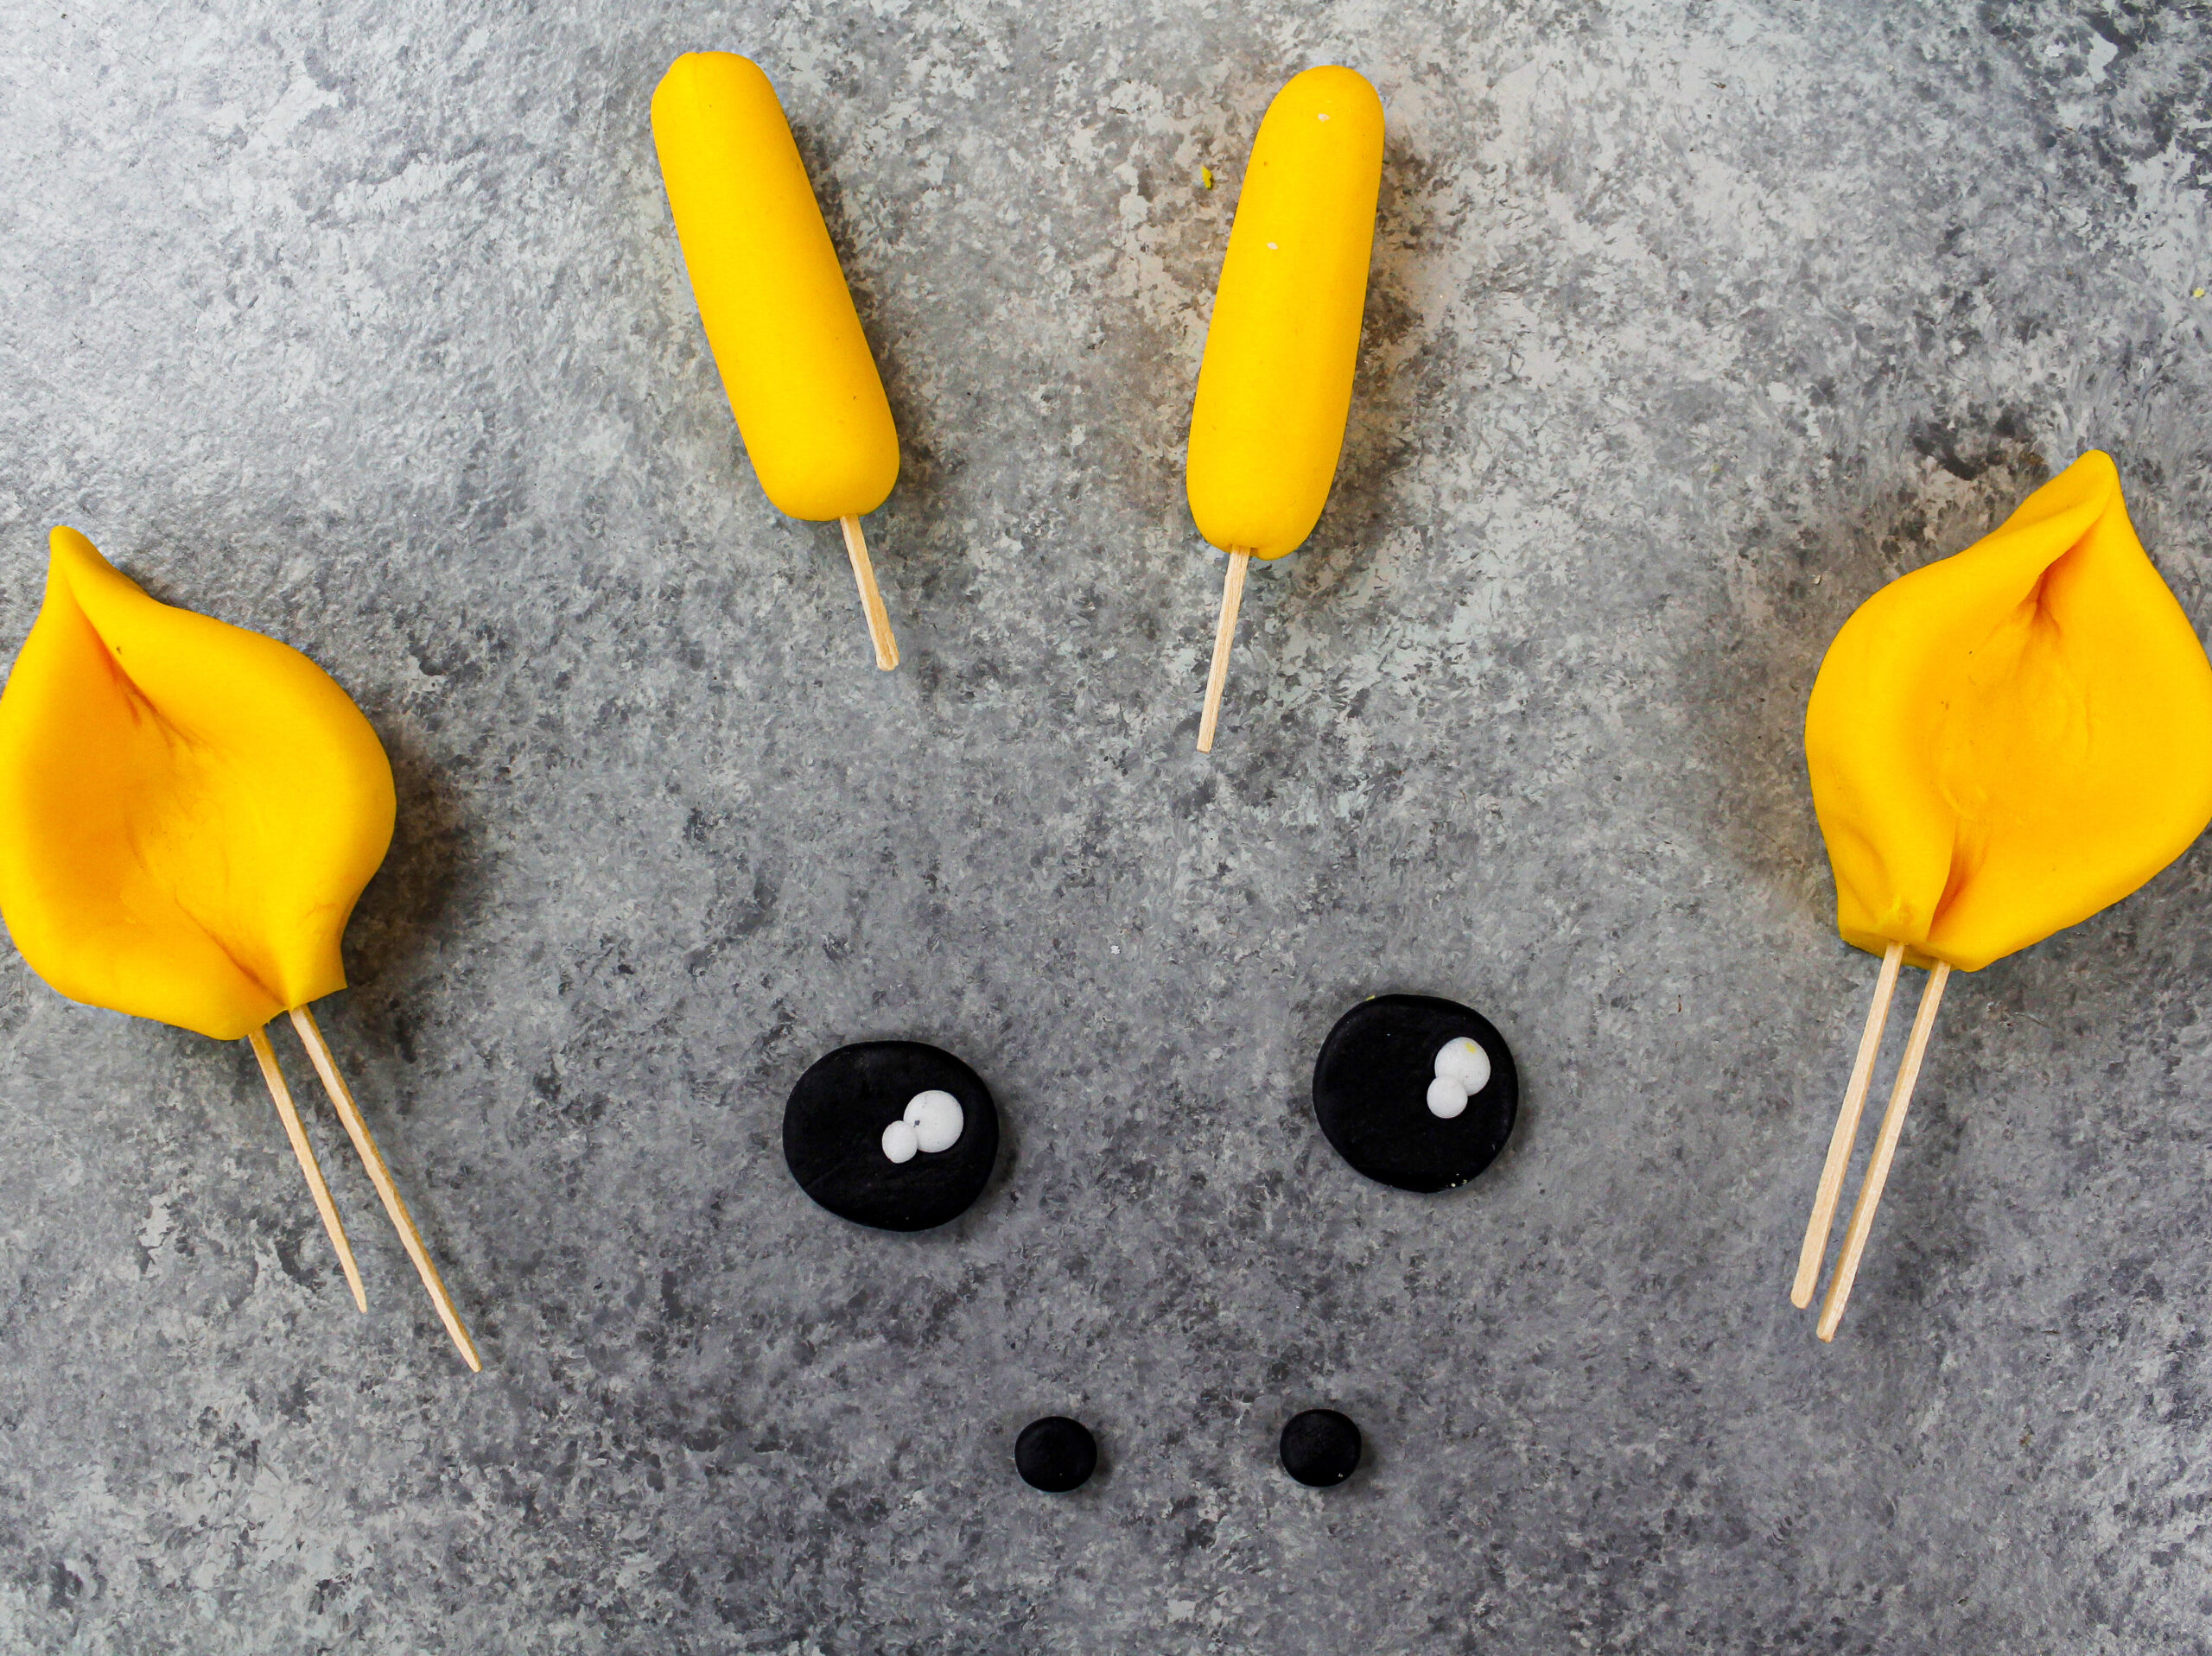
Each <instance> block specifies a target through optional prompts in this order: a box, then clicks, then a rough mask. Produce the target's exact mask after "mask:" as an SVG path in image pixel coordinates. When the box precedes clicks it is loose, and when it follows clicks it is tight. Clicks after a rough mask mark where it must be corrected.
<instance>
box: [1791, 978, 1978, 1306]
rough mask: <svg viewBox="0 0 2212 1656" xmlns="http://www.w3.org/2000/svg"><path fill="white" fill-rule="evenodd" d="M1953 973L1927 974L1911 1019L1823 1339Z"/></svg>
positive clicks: (1839, 1262)
mask: <svg viewBox="0 0 2212 1656" xmlns="http://www.w3.org/2000/svg"><path fill="white" fill-rule="evenodd" d="M1950 976H1951V968H1950V963H1949V962H1948V961H1936V965H1935V968H1934V969H1933V970H1931V971H1930V972H1929V974H1928V987H1926V988H1924V989H1923V990H1922V991H1921V992H1920V1010H1919V1011H1918V1012H1915V1013H1914V1014H1913V1016H1912V1038H1911V1039H1910V1041H1908V1042H1906V1043H1905V1049H1904V1063H1900V1064H1899V1065H1898V1066H1897V1084H1896V1085H1895V1086H1893V1087H1891V1088H1890V1107H1889V1108H1888V1109H1886V1110H1885V1111H1883V1112H1882V1133H1881V1136H1880V1137H1879V1138H1878V1139H1875V1140H1874V1155H1873V1158H1872V1160H1871V1161H1869V1162H1868V1163H1867V1164H1866V1178H1865V1179H1864V1180H1863V1181H1861V1183H1859V1201H1858V1202H1857V1203H1856V1204H1855V1205H1854V1206H1853V1208H1852V1209H1851V1228H1850V1229H1849V1230H1848V1231H1847V1232H1845V1233H1844V1238H1843V1253H1841V1254H1840V1256H1839V1257H1838V1258H1837V1259H1836V1262H1835V1275H1834V1278H1832V1279H1831V1280H1830V1281H1829V1283H1828V1297H1827V1298H1826V1299H1824V1300H1822V1301H1821V1324H1820V1336H1821V1339H1823V1340H1833V1339H1834V1338H1835V1331H1836V1328H1837V1325H1838V1324H1840V1323H1841V1322H1842V1321H1843V1307H1844V1302H1845V1301H1847V1300H1848V1299H1849V1298H1851V1285H1852V1284H1853V1282H1854V1281H1855V1280H1857V1278H1858V1276H1859V1260H1860V1259H1863V1258H1864V1257H1865V1256H1866V1238H1867V1235H1868V1234H1869V1233H1870V1232H1872V1230H1873V1228H1874V1209H1875V1207H1876V1206H1877V1205H1878V1203H1879V1202H1881V1200H1882V1186H1883V1185H1884V1184H1885V1183H1888V1182H1889V1177H1890V1162H1891V1158H1893V1157H1895V1156H1896V1154H1897V1139H1898V1137H1899V1136H1900V1135H1901V1134H1903V1133H1904V1113H1905V1111H1906V1110H1907V1109H1909V1108H1910V1107H1911V1105H1912V1089H1913V1087H1914V1086H1915V1085H1916V1083H1917V1082H1919V1080H1920V1064H1921V1061H1922V1060H1923V1058H1925V1057H1926V1056H1928V1037H1929V1036H1930V1035H1932V1034H1934V1033H1935V1032H1936V1007H1938V1006H1942V1004H1943V986H1944V984H1945V983H1947V982H1948V981H1949V980H1950Z"/></svg>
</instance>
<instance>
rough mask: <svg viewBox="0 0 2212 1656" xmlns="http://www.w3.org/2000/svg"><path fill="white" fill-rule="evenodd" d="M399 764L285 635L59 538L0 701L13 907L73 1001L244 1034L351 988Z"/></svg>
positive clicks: (21, 937) (222, 1036)
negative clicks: (350, 955)
mask: <svg viewBox="0 0 2212 1656" xmlns="http://www.w3.org/2000/svg"><path fill="white" fill-rule="evenodd" d="M392 808H393V801H392V786H391V765H390V764H389V762H387V760H386V759H385V752H384V749H383V747H382V746H380V745H379V744H378V741H377V737H376V733H375V732H374V731H373V730H372V729H371V728H370V727H369V721H368V720H366V719H365V718H363V717H362V716H361V712H360V709H359V708H358V707H355V706H354V705H353V702H352V701H351V700H350V699H348V698H347V696H346V692H345V691H343V690H341V689H340V688H338V685H337V684H336V682H334V681H333V679H332V678H331V676H329V675H328V674H327V673H326V672H324V671H323V670H322V669H321V668H320V667H317V666H316V665H315V663H313V662H311V661H309V660H308V658H307V657H305V656H302V654H300V652H299V651H298V650H294V649H292V648H291V647H289V645H286V644H278V643H277V641H276V640H275V639H274V638H264V637H262V636H261V635H260V634H259V633H257V632H248V631H245V629H244V628H242V627H234V626H230V625H226V624H225V623H223V622H221V621H216V620H211V619H208V618H207V617H206V616H204V615H194V614H193V613H191V612H189V611H187V610H181V609H175V608H172V607H171V606H168V605H167V604H162V603H157V602H156V601H155V600H153V599H151V598H149V597H148V596H147V595H146V594H145V593H143V592H142V591H141V590H140V589H139V588H138V587H137V585H136V584H134V583H133V582H132V581H130V580H129V579H128V578H126V577H125V576H124V575H123V574H119V573H118V572H117V571H116V570H115V569H114V568H112V567H111V565H110V564H109V563H108V562H107V561H106V560H105V559H104V558H103V557H101V556H100V555H99V553H98V552H97V551H95V550H94V549H93V548H92V542H90V541H87V540H86V538H85V537H84V536H82V535H79V533H77V531H76V530H73V529H57V530H54V535H53V556H52V560H51V562H50V563H49V564H48V571H47V581H46V602H45V604H44V606H42V607H41V609H40V611H39V613H38V619H37V620H36V622H35V624H34V625H32V627H31V631H30V636H29V638H26V639H25V640H24V642H23V648H22V654H20V655H19V656H17V657H16V665H15V668H14V670H13V671H12V672H11V673H10V675H9V677H8V686H7V689H6V691H5V693H4V694H0V915H4V917H5V918H6V920H7V923H8V930H9V931H10V934H11V935H12V936H14V938H15V941H16V948H18V949H21V950H22V954H23V958H24V959H25V960H27V961H29V962H30V964H31V966H32V968H33V969H34V970H35V971H36V972H37V973H38V974H39V975H40V976H41V977H42V978H44V979H45V980H47V981H48V983H50V984H52V985H53V986H54V988H56V989H58V990H59V991H60V993H63V994H65V995H67V996H68V997H69V998H70V999H73V1000H82V1001H88V1002H90V1003H91V1004H92V1005H93V1006H109V1007H112V1008H113V1009H115V1010H116V1011H118V1012H131V1013H135V1014H136V1015H137V1016H139V1017H141V1018H159V1019H160V1020H161V1021H162V1022H163V1023H166V1024H176V1025H181V1026H183V1027H184V1028H186V1029H190V1030H197V1031H200V1033H201V1034H203V1035H211V1036H213V1037H216V1038H217V1039H219V1040H233V1039H236V1038H237V1037H240V1036H243V1035H245V1033H246V1032H247V1031H251V1030H254V1029H257V1028H259V1027H260V1026H261V1025H263V1024H265V1023H267V1022H268V1021H269V1019H270V1018H273V1017H275V1016H276V1015H277V1013H279V1012H284V1011H286V1010H287V1009H289V1008H290V1007H293V1006H304V1005H306V1004H307V1003H308V1001H311V1000H314V999H318V998H319V997H321V996H323V995H327V994H328V993H331V992H332V991H334V990H336V989H342V988H344V987H346V974H345V969H344V968H343V967H342V966H341V965H340V963H339V958H338V939H339V935H340V933H341V932H342V931H344V930H345V929H346V917H348V916H349V915H351V914H352V913H353V904H354V901H355V899H356V898H359V896H360V892H361V887H362V886H363V885H365V884H366V883H367V881H368V879H369V876H370V875H371V874H372V873H374V872H376V869H377V865H378V864H379V863H380V862H382V861H383V860H384V854H385V848H386V847H388V846H389V845H390V844H391V826H392Z"/></svg>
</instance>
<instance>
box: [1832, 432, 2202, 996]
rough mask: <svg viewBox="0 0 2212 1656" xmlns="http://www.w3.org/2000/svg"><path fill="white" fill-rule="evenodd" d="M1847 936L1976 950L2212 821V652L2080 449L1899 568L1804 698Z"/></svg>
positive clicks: (2010, 941) (2073, 917)
mask: <svg viewBox="0 0 2212 1656" xmlns="http://www.w3.org/2000/svg"><path fill="white" fill-rule="evenodd" d="M1805 757H1806V760H1807V763H1808V767H1809V769H1810V771H1811V772H1812V783H1813V805H1814V809H1815V811H1817V812H1818V814H1819V816H1820V822H1821V834H1823V835H1824V836H1825V837H1826V839H1827V847H1828V858H1829V861H1830V862H1831V864H1832V865H1833V866H1834V870H1835V882H1836V898H1837V923H1838V926H1839V927H1840V930H1841V931H1842V933H1843V936H1844V937H1845V939H1846V941H1847V942H1852V943H1855V944H1857V945H1858V946H1859V948H1861V949H1870V950H1872V951H1873V952H1874V953H1877V954H1879V953H1880V952H1882V950H1883V949H1885V946H1886V945H1887V944H1888V943H1889V942H1901V943H1903V944H1904V945H1905V946H1906V949H1907V950H1908V951H1909V954H1908V958H1909V959H1912V960H1915V961H1918V962H1919V963H1923V964H1925V963H1927V962H1929V961H1936V960H1941V961H1948V962H1949V963H1950V964H1951V965H1952V966H1954V967H1955V968H1959V969H1960V970H1961V971H1967V972H1971V971H1974V970H1977V969H1978V968H1981V967H1984V966H1986V965H1988V964H1989V962H1990V961H1993V960H1997V959H1999V958H2000V957H2001V956H2003V955H2009V954H2011V953H2012V951H2013V950H2015V949H2025V948H2026V947H2027V946H2028V945H2029V944H2030V943H2032V942H2037V940H2038V939H2040V938H2044V937H2047V936H2050V934H2051V933H2052V932H2054V931H2057V930H2061V929H2062V928H2063V927H2066V926H2070V925H2072V924H2073V923H2075V921H2077V920H2081V919H2084V918H2086V917H2088V916H2089V915H2092V914H2094V913H2095V912H2096V911H2097V910H2100V909H2102V908H2105V907H2107V906H2109V905H2110V904H2114V903H2117V902H2118V901H2120V898H2124V897H2126V895H2127V894H2128V893H2129V892H2130V891H2133V890H2135V889H2136V887H2138V886H2139V885H2142V884H2143V882H2144V881H2145V880H2147V879H2150V878H2151V876H2152V875H2153V874H2155V873H2157V872H2158V870H2160V869H2161V868H2163V867H2164V866H2166V865H2167V864H2168V863H2170V862H2171V861H2172V860H2174V859H2175V858H2176V857H2177V856H2179V855H2180V854H2181V853H2182V852H2183V851H2184V850H2185V849H2187V848H2188V847H2189V845H2190V842H2191V841H2194V840H2195V839H2196V836H2197V835H2198V834H2201V833H2202V832H2203V830H2204V828H2205V825H2206V823H2207V822H2212V663H2208V662H2207V661H2206V659H2205V654H2204V648H2203V646H2202V644H2199V643H2198V642H2197V638H2196V632H2195V631H2193V630H2192V629H2191V628H2190V624H2189V619H2188V617H2186V616H2185V615H2183V613H2182V609H2181V606H2180V605H2179V604H2177V603H2176V602H2175V601H2174V596H2173V593H2171V592H2170V591H2169V590H2168V589H2167V587H2166V584H2165V582H2164V581H2161V580H2160V579H2159V578H2158V571H2157V570H2156V569H2154V568H2152V565H2151V561H2150V559H2149V558H2148V557H2146V556H2145V555H2144V551H2143V545H2142V542H2139V540H2137V539H2136V537H2135V530H2134V528H2133V525H2132V524H2131V523H2129V522H2128V518H2127V507H2126V503H2125V502H2124V501H2122V499H2121V498H2120V474H2119V472H2118V470H2117V469H2116V468H2115V467H2114V466H2113V462H2112V460H2111V459H2110V457H2109V456H2107V455H2105V454H2099V453H2096V452H2094V451H2092V452H2091V453H2089V454H2084V455H2082V458H2081V459H2079V460H2076V461H2075V462H2074V464H2073V465H2072V466H2069V467H2068V468H2067V469H2066V470H2065V471H2064V472H2063V473H2061V474H2060V475H2058V476H2057V477H2056V478H2053V479H2051V480H2050V482H2049V483H2047V484H2045V485H2044V486H2043V487H2042V488H2040V489H2037V491H2036V492H2034V493H2033V494H2031V495H2030V496H2029V497H2028V498H2027V499H2026V500H2025V501H2024V502H2023V503H2022V504H2021V505H2020V508H2019V510H2018V511H2016V512H2014V513H2013V514H2012V517H2010V518H2009V519H2007V520H2006V521H2005V524H2004V526H2003V527H2002V528H2000V529H1999V530H1997V531H1996V532H1995V533H1994V534H1993V535H1990V536H1987V537H1986V538H1985V539H1983V540H1980V541H1978V542H1975V543H1974V545H1972V546H1970V547H1968V548H1967V549H1966V550H1965V551H1963V552H1961V553H1959V554H1958V555H1956V556H1955V557H1949V558H1945V559H1943V560H1942V561H1941V562H1936V563H1932V564H1929V566H1927V567H1926V568H1922V569H1916V570H1915V571H1914V572H1913V573H1912V574H1909V575H1905V576H1903V577H1902V578H1900V579H1898V580H1897V581H1891V583H1890V584H1889V585H1888V586H1887V587H1884V588H1882V590H1881V591H1880V592H1878V593H1875V594H1874V596H1873V597H1872V598H1870V599H1869V600H1866V603H1865V604H1863V605H1861V606H1859V610H1858V612H1856V613H1855V614H1853V616H1852V618H1851V619H1849V620H1848V621H1847V622H1846V623H1844V626H1843V630H1842V631H1840V632H1839V633H1837V634H1836V637H1835V642H1834V644H1830V645H1829V646H1828V652H1827V658H1826V659H1825V660H1824V661H1822V662H1821V671H1820V676H1819V677H1818V679H1817V680H1816V681H1815V683H1814V685H1813V695H1812V701H1811V702H1810V704H1809V705H1808V707H1807V708H1806V713H1805Z"/></svg>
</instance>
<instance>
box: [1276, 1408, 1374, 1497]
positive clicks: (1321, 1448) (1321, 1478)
mask: <svg viewBox="0 0 2212 1656" xmlns="http://www.w3.org/2000/svg"><path fill="white" fill-rule="evenodd" d="M1281 1454H1282V1469H1283V1470H1284V1471H1286V1472H1287V1473H1289V1474H1290V1475H1291V1476H1292V1477H1294V1478H1296V1479H1297V1480H1298V1481H1299V1482H1300V1483H1303V1484H1309V1485H1311V1486H1312V1487H1313V1488H1316V1489H1326V1488H1330V1487H1331V1486H1332V1485H1334V1484H1339V1483H1342V1482H1344V1480H1345V1479H1346V1478H1348V1477H1350V1476H1351V1475H1352V1473H1353V1471H1354V1470H1355V1469H1357V1467H1358V1465H1359V1428H1358V1427H1357V1426H1355V1425H1353V1424H1352V1423H1351V1419H1350V1418H1347V1417H1346V1416H1344V1415H1341V1414H1338V1412H1336V1411H1335V1410H1334V1409H1308V1410H1306V1412H1305V1413H1303V1414H1294V1415H1293V1416H1291V1418H1290V1421H1289V1424H1287V1425H1285V1426H1284V1427H1283V1429H1282V1443H1281Z"/></svg>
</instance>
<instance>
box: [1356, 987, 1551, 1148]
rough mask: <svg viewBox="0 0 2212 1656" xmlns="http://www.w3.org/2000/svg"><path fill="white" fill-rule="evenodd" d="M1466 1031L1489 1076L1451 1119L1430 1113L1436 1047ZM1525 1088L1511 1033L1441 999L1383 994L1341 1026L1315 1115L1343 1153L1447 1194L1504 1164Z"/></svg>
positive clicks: (1467, 1009) (1481, 1016)
mask: <svg viewBox="0 0 2212 1656" xmlns="http://www.w3.org/2000/svg"><path fill="white" fill-rule="evenodd" d="M1462 1035H1465V1036H1466V1037H1469V1038H1470V1039H1471V1040H1472V1041H1473V1042H1474V1043H1475V1044H1477V1045H1478V1046H1479V1047H1481V1048H1482V1050H1484V1053H1486V1054H1488V1055H1489V1057H1490V1080H1489V1082H1487V1083H1485V1084H1484V1088H1483V1089H1482V1091H1480V1092H1479V1093H1477V1094H1474V1096H1473V1097H1471V1098H1470V1099H1469V1100H1468V1101H1467V1107H1466V1108H1465V1110H1463V1111H1462V1112H1460V1114H1458V1115H1456V1116H1454V1117H1452V1119H1451V1120H1448V1121H1447V1120H1444V1119H1442V1118H1441V1117H1440V1116H1436V1115H1433V1114H1430V1113H1429V1108H1428V1084H1429V1082H1432V1081H1433V1080H1435V1079H1436V1054H1437V1050H1438V1049H1439V1048H1440V1047H1441V1046H1443V1045H1444V1044H1445V1043H1446V1042H1447V1041H1452V1040H1456V1039H1458V1038H1459V1037H1460V1036H1462ZM1520 1105H1521V1082H1520V1078H1519V1076H1518V1075H1516V1073H1515V1071H1514V1068H1513V1054H1512V1053H1511V1052H1510V1051H1509V1050H1507V1049H1506V1045H1505V1037H1503V1036H1502V1035H1500V1034H1499V1033H1498V1032H1497V1031H1496V1030H1495V1029H1493V1028H1491V1022H1490V1020H1489V1019H1488V1018H1484V1016H1483V1015H1482V1014H1481V1013H1480V1012H1474V1011H1471V1010H1470V1009H1469V1008H1467V1007H1465V1006H1460V1005H1459V1003H1458V1002H1457V1001H1453V1000H1440V999H1437V998H1436V997H1435V996H1434V995H1376V997H1375V998H1374V999H1371V1000H1363V1001H1361V1002H1360V1003H1359V1005H1357V1006H1354V1007H1353V1008H1352V1009H1351V1011H1350V1012H1346V1013H1345V1014H1344V1016H1343V1017H1342V1018H1338V1020H1337V1026H1336V1028H1334V1029H1332V1030H1331V1031H1329V1038H1328V1039H1327V1040H1325V1041H1324V1042H1322V1043H1321V1056H1320V1057H1319V1059H1317V1060H1316V1061H1315V1063H1314V1065H1313V1114H1315V1115H1317V1116H1319V1118H1320V1121H1321V1131H1322V1132H1323V1133H1325V1134H1327V1135H1328V1139H1329V1143H1330V1144H1331V1145H1334V1146H1335V1148H1336V1152H1337V1154H1338V1155H1339V1156H1341V1157H1343V1158H1344V1159H1345V1160H1346V1161H1348V1162H1350V1163H1351V1164H1352V1166H1353V1167H1354V1168H1355V1169H1357V1171H1360V1172H1362V1173H1364V1174H1366V1175H1367V1177H1370V1178H1371V1179H1376V1180H1378V1181H1380V1182H1381V1183H1384V1184H1395V1186H1397V1187H1398V1189H1400V1190H1422V1191H1427V1190H1450V1189H1451V1188H1452V1186H1453V1185H1455V1184H1465V1183H1466V1182H1467V1181H1468V1180H1469V1179H1471V1178H1472V1177H1474V1176H1475V1175H1476V1174H1478V1173H1479V1172H1481V1171H1483V1169H1484V1168H1485V1167H1488V1166H1489V1165H1490V1164H1491V1163H1492V1162H1494V1161H1496V1160H1497V1152H1499V1151H1501V1150H1503V1149H1504V1148H1505V1140H1506V1139H1507V1137H1508V1136H1509V1135H1510V1133H1512V1131H1513V1118H1514V1115H1515V1114H1516V1112H1517V1111H1518V1110H1519V1108H1520Z"/></svg>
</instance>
